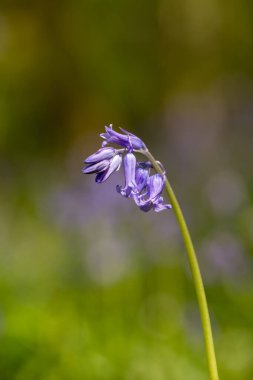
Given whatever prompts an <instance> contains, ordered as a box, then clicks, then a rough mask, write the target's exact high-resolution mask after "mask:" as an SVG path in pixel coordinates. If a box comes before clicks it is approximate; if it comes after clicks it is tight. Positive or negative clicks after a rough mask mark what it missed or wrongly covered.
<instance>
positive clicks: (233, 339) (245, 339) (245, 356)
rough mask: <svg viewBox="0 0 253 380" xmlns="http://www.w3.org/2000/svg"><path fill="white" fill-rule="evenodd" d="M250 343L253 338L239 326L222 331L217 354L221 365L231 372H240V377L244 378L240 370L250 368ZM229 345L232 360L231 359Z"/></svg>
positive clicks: (252, 342) (252, 341) (251, 343)
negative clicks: (236, 328) (235, 328)
mask: <svg viewBox="0 0 253 380" xmlns="http://www.w3.org/2000/svg"><path fill="white" fill-rule="evenodd" d="M252 345H253V339H252V336H251V335H250V334H249V333H248V330H247V331H246V330H243V329H242V328H241V329H238V330H231V331H228V332H223V333H222V335H221V342H220V345H219V356H220V360H221V363H222V365H223V367H225V368H226V369H227V370H230V371H231V374H232V373H234V372H240V375H241V376H242V378H246V377H244V376H243V373H242V371H247V370H249V369H251V368H252ZM231 347H232V350H233V360H231ZM238 378H239V377H238ZM240 378H241V377H240ZM247 378H248V377H247Z"/></svg>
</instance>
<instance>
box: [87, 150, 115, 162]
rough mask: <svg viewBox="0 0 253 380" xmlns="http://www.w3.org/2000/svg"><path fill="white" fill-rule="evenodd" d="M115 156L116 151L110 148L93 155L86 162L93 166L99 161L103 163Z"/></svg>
mask: <svg viewBox="0 0 253 380" xmlns="http://www.w3.org/2000/svg"><path fill="white" fill-rule="evenodd" d="M114 155H115V149H114V148H111V147H108V148H101V149H99V150H98V151H97V152H96V153H94V154H92V155H91V156H89V157H87V158H86V160H85V161H84V162H85V163H86V164H92V163H95V162H98V161H102V160H105V159H110V158H112V157H113V156H114Z"/></svg>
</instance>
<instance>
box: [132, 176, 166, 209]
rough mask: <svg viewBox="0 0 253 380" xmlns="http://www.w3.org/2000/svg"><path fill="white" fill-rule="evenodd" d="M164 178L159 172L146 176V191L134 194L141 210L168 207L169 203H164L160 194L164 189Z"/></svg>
mask: <svg viewBox="0 0 253 380" xmlns="http://www.w3.org/2000/svg"><path fill="white" fill-rule="evenodd" d="M164 184H165V179H164V176H162V175H161V174H158V173H157V174H154V175H152V176H151V177H149V178H148V180H147V184H146V188H147V190H146V192H145V193H143V194H141V195H134V196H133V198H134V201H135V203H136V204H137V206H139V208H140V209H141V210H142V211H145V212H147V211H150V210H151V209H153V210H155V211H156V212H159V211H162V210H166V209H170V208H171V205H170V204H164V202H163V197H162V196H161V194H162V192H163V189H164Z"/></svg>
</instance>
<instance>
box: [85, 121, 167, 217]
mask: <svg viewBox="0 0 253 380" xmlns="http://www.w3.org/2000/svg"><path fill="white" fill-rule="evenodd" d="M105 130H106V132H105V133H102V134H101V135H100V136H101V137H102V139H103V140H104V142H103V143H102V148H101V149H99V150H98V151H97V152H95V153H94V154H92V155H91V156H89V157H88V158H86V160H85V161H84V163H85V164H86V165H87V166H86V167H85V168H84V169H83V173H85V174H92V173H95V174H96V182H98V183H101V182H104V181H106V180H107V179H108V178H109V177H110V175H111V174H112V173H114V172H115V171H118V170H119V169H120V167H121V164H122V161H123V162H124V173H125V186H120V185H118V186H117V187H116V189H117V192H118V193H120V194H121V195H123V196H124V197H126V198H131V199H133V200H134V202H135V203H136V205H137V206H138V207H139V208H140V210H142V211H145V212H147V211H150V210H152V209H153V210H154V211H156V212H159V211H162V210H166V209H170V208H171V205H170V204H164V200H163V197H162V192H163V189H164V183H165V174H164V175H162V174H159V173H156V174H153V175H151V176H150V172H151V170H152V169H153V166H152V164H151V162H150V161H145V162H137V160H136V157H135V154H134V153H135V152H137V153H138V152H139V153H141V154H145V155H146V153H147V152H148V150H147V148H146V145H145V144H144V142H143V141H142V140H141V139H140V138H139V137H137V136H135V135H133V134H132V133H130V132H128V131H125V130H124V129H122V128H121V131H122V132H123V133H118V132H115V131H114V130H113V129H112V125H111V124H110V126H109V127H107V126H106V127H105ZM108 144H115V145H119V146H120V147H121V149H116V148H114V147H110V146H107V145H108ZM159 165H161V164H160V163H159Z"/></svg>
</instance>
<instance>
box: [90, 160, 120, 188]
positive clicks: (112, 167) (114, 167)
mask: <svg viewBox="0 0 253 380" xmlns="http://www.w3.org/2000/svg"><path fill="white" fill-rule="evenodd" d="M121 163H122V157H121V155H119V154H117V155H116V156H114V157H113V158H112V159H111V161H110V164H109V167H108V169H107V170H105V171H104V172H102V173H99V174H98V175H97V176H96V182H98V183H101V182H104V181H106V180H107V179H108V178H109V177H110V175H111V174H112V173H113V172H115V171H118V170H119V169H120V166H121Z"/></svg>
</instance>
